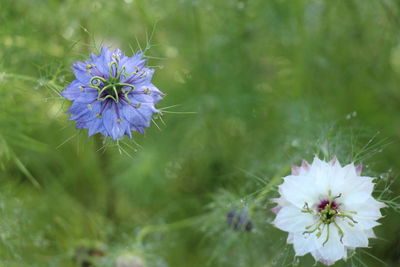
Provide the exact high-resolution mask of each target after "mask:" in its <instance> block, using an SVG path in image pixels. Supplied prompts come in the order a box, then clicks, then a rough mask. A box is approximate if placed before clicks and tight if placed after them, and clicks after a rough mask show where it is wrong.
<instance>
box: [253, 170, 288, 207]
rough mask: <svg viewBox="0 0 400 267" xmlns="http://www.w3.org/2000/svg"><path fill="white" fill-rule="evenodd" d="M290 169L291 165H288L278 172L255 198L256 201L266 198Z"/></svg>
mask: <svg viewBox="0 0 400 267" xmlns="http://www.w3.org/2000/svg"><path fill="white" fill-rule="evenodd" d="M289 170H290V167H286V168H284V169H282V171H281V172H279V173H278V174H276V175H275V176H274V177H273V178H272V179H271V180H270V181H269V182H268V184H267V185H266V186H265V187H264V189H263V190H262V191H261V192H260V193H259V194H258V195H257V197H256V199H255V201H254V202H255V203H258V202H260V201H262V200H264V199H265V198H266V197H267V195H268V194H269V193H270V192H271V190H272V189H274V187H275V186H276V185H277V184H278V183H279V182H280V181H281V180H282V176H283V175H284V174H285V173H286V172H288V171H289Z"/></svg>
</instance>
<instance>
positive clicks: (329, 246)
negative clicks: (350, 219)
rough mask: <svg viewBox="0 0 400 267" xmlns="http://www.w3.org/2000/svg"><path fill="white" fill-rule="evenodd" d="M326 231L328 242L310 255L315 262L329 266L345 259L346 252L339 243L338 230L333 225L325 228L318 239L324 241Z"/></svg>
mask: <svg viewBox="0 0 400 267" xmlns="http://www.w3.org/2000/svg"><path fill="white" fill-rule="evenodd" d="M328 228H329V229H328ZM328 230H329V239H328V241H327V242H326V243H325V244H324V245H323V246H322V247H321V248H319V249H318V250H317V251H315V252H313V253H312V254H313V256H314V258H315V259H316V260H318V261H321V262H323V263H325V264H327V265H330V264H333V263H334V262H336V261H338V260H340V259H345V258H346V257H347V251H346V248H345V247H344V245H343V244H342V243H341V242H340V236H339V233H338V230H337V229H336V227H335V226H334V225H333V224H330V225H329V227H328V226H326V227H325V231H324V233H323V234H322V236H321V237H320V238H323V240H325V239H326V235H327V233H328Z"/></svg>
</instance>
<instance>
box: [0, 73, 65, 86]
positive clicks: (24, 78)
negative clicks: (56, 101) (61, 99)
mask: <svg viewBox="0 0 400 267" xmlns="http://www.w3.org/2000/svg"><path fill="white" fill-rule="evenodd" d="M1 78H6V79H7V78H8V79H16V80H22V81H27V82H35V83H41V82H43V83H45V84H47V85H50V86H53V87H56V88H58V89H62V88H63V87H62V86H60V85H58V84H56V83H55V82H54V81H53V80H44V81H41V80H39V79H37V78H34V77H31V76H27V75H22V74H15V73H6V72H2V73H0V79H1Z"/></svg>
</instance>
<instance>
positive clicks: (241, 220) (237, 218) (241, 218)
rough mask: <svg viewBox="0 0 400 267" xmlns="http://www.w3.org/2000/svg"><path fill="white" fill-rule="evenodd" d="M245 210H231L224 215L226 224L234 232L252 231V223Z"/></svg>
mask: <svg viewBox="0 0 400 267" xmlns="http://www.w3.org/2000/svg"><path fill="white" fill-rule="evenodd" d="M247 213H248V212H247V210H246V209H243V210H241V211H236V210H232V211H230V212H228V214H227V215H226V222H227V224H228V225H229V226H230V227H232V228H233V230H235V231H240V230H245V231H246V232H250V231H251V230H252V229H253V222H252V221H251V220H250V219H249V218H248V216H247V215H248V214H247Z"/></svg>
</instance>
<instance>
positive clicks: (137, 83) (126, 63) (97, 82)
mask: <svg viewBox="0 0 400 267" xmlns="http://www.w3.org/2000/svg"><path fill="white" fill-rule="evenodd" d="M145 63H146V59H144V58H143V53H136V54H135V55H133V56H132V57H128V56H125V55H124V54H122V52H121V51H120V50H119V49H117V50H115V51H110V50H109V49H108V48H106V47H102V48H101V50H100V54H99V55H94V54H92V55H91V57H90V59H88V60H86V61H84V62H76V63H75V64H73V67H72V68H73V71H74V74H75V78H76V79H75V80H74V81H73V82H72V83H70V84H69V85H68V86H67V87H66V88H65V89H64V91H63V92H62V94H61V95H62V96H63V97H65V98H67V99H68V100H72V101H73V103H72V105H71V107H70V109H69V110H68V113H70V114H71V117H70V120H75V121H76V128H78V129H88V130H89V136H91V135H94V134H96V133H101V134H102V135H103V136H105V137H108V136H109V137H111V138H112V139H114V140H117V139H120V138H122V137H123V136H124V135H127V136H129V137H132V133H131V131H132V130H133V131H137V132H139V133H142V134H143V133H144V127H149V126H150V122H151V118H152V115H153V114H154V113H158V112H159V111H158V110H157V109H156V108H155V104H156V103H157V102H158V101H159V100H161V99H162V96H163V93H162V92H161V91H159V90H158V89H157V88H156V87H155V86H154V85H153V84H152V83H151V78H152V76H153V73H154V70H153V69H151V68H148V67H145Z"/></svg>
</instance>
